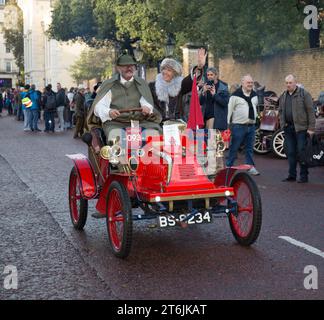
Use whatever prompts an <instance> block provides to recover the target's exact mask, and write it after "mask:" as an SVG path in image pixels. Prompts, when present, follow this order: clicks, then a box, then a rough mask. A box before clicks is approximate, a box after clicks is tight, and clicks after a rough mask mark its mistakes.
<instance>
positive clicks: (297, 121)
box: [279, 75, 315, 183]
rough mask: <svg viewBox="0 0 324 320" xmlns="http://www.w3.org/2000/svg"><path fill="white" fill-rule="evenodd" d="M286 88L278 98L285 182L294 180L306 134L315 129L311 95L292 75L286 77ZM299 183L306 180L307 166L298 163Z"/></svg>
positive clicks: (312, 132)
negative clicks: (286, 158)
mask: <svg viewBox="0 0 324 320" xmlns="http://www.w3.org/2000/svg"><path fill="white" fill-rule="evenodd" d="M286 87H287V90H286V91H285V92H284V93H283V94H282V95H281V96H280V99H279V116H280V126H281V128H283V129H284V132H285V150H286V155H287V157H288V162H289V173H288V177H287V178H286V179H284V180H283V181H285V182H294V181H296V178H297V162H298V157H299V155H300V154H301V153H302V152H303V151H304V150H305V146H306V141H307V134H309V135H312V134H314V131H315V113H314V109H313V101H312V97H311V95H310V94H309V93H308V92H307V91H306V90H305V89H303V88H300V87H298V86H297V79H296V77H295V76H293V75H289V76H287V77H286ZM298 182H299V183H307V182H308V168H307V166H305V165H302V164H300V179H299V180H298Z"/></svg>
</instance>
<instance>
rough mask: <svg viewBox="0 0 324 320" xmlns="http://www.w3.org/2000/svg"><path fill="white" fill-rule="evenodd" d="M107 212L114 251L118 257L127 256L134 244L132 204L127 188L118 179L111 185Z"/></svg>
mask: <svg viewBox="0 0 324 320" xmlns="http://www.w3.org/2000/svg"><path fill="white" fill-rule="evenodd" d="M106 213H107V218H106V221H107V231H108V237H109V243H110V246H111V249H112V252H113V253H114V255H115V256H116V257H118V258H126V257H127V256H128V255H129V253H130V249H131V244H132V232H133V220H132V206H131V201H130V198H129V195H128V192H127V190H126V189H125V187H124V185H122V184H121V183H119V182H117V181H114V182H112V184H111V185H110V187H109V190H108V197H107V207H106Z"/></svg>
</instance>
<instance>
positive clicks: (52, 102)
mask: <svg viewBox="0 0 324 320" xmlns="http://www.w3.org/2000/svg"><path fill="white" fill-rule="evenodd" d="M55 109H56V96H55V94H54V93H52V94H51V95H49V96H47V100H46V105H45V110H46V111H54V110H55Z"/></svg>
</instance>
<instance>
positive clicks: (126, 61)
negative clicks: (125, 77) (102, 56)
mask: <svg viewBox="0 0 324 320" xmlns="http://www.w3.org/2000/svg"><path fill="white" fill-rule="evenodd" d="M132 64H134V65H136V61H135V59H134V58H133V57H132V56H130V55H129V54H123V55H121V56H119V57H118V59H117V66H127V65H132Z"/></svg>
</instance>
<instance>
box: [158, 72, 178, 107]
mask: <svg viewBox="0 0 324 320" xmlns="http://www.w3.org/2000/svg"><path fill="white" fill-rule="evenodd" d="M182 80H183V77H181V76H178V77H175V78H173V79H172V80H171V82H166V81H165V80H164V79H163V77H162V74H161V73H159V74H158V75H157V76H156V80H155V91H156V95H157V97H158V99H159V100H160V101H164V102H166V103H167V104H169V96H170V97H176V96H177V95H178V94H179V93H180V90H181V84H182Z"/></svg>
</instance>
